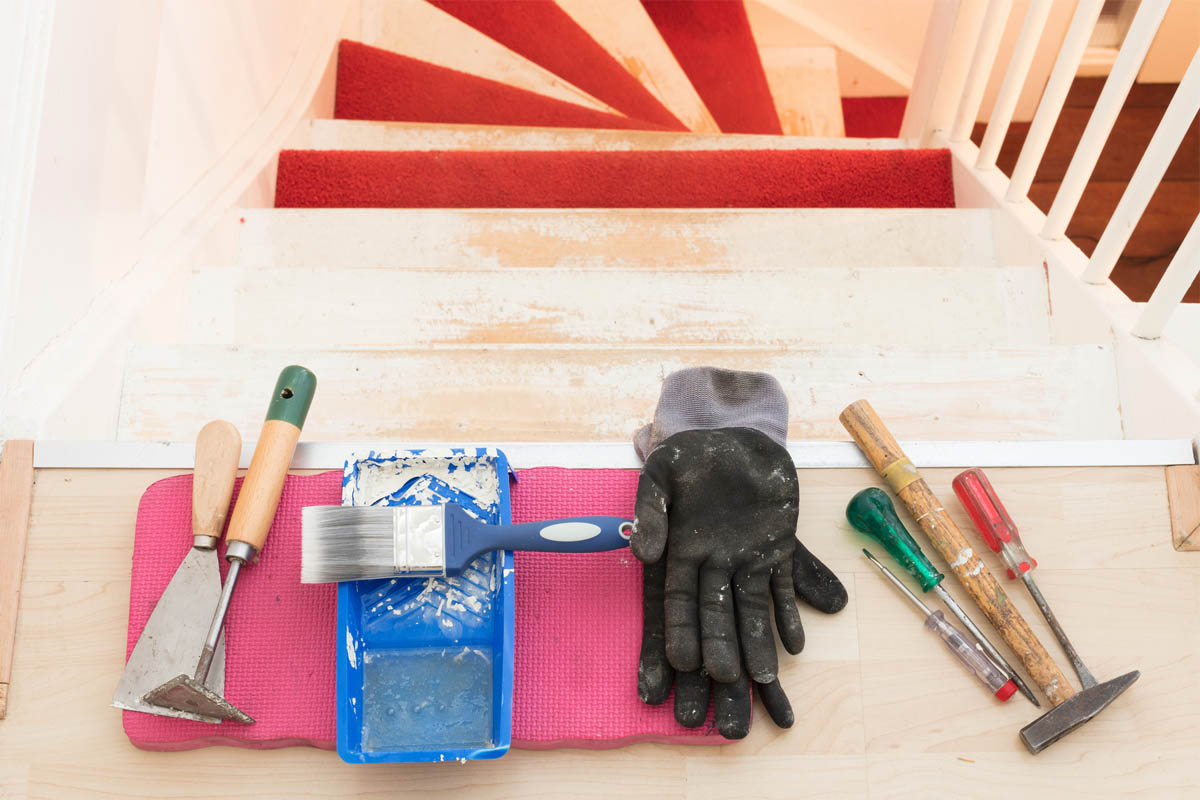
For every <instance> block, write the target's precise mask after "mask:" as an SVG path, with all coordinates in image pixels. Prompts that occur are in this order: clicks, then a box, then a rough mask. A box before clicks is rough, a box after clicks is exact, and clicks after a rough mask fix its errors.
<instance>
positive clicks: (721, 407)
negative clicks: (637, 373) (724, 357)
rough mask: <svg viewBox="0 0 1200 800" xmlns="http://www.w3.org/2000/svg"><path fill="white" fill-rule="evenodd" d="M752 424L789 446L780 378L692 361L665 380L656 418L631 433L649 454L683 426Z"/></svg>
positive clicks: (684, 428) (641, 453) (637, 445)
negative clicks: (690, 364)
mask: <svg viewBox="0 0 1200 800" xmlns="http://www.w3.org/2000/svg"><path fill="white" fill-rule="evenodd" d="M713 428H753V429H755V430H757V431H760V432H761V433H763V434H765V435H767V436H768V437H770V438H771V439H773V440H774V441H776V442H778V443H779V444H781V445H784V446H787V429H788V401H787V395H785V394H784V393H783V387H782V386H780V385H779V381H777V380H775V378H774V377H772V376H770V375H768V374H766V373H765V372H742V371H740V370H733V369H720V368H718V367H691V368H689V369H681V370H679V371H678V372H672V373H671V374H670V375H668V376H667V378H666V380H664V381H663V387H662V392H661V394H659V397H658V408H656V409H655V411H654V421H653V422H652V423H651V424H649V425H647V426H645V427H644V428H642V429H641V430H639V431H638V432H637V433H635V434H634V436H633V446H634V448H635V449H636V450H637V454H638V456H639V457H640V458H641V459H642V460H643V461H645V460H646V456H647V455H648V454H649V453H650V451H651V450H653V449H654V448H655V447H657V446H658V445H659V444H660V443H661V442H662V441H663V440H664V439H666V438H667V437H669V436H674V435H675V434H677V433H679V432H680V431H687V430H712V429H713Z"/></svg>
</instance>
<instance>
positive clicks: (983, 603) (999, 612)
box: [839, 400, 1075, 706]
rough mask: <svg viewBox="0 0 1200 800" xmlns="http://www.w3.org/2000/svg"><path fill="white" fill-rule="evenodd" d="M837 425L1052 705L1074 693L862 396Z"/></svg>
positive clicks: (846, 410)
mask: <svg viewBox="0 0 1200 800" xmlns="http://www.w3.org/2000/svg"><path fill="white" fill-rule="evenodd" d="M839 419H841V422H842V425H843V426H845V428H846V430H847V431H849V432H850V435H851V436H853V437H854V441H856V442H857V443H858V446H859V447H860V448H861V449H862V451H863V454H864V455H866V457H867V460H868V461H870V462H871V466H873V467H875V469H876V471H878V472H879V474H880V475H881V476H882V477H883V479H884V481H885V482H886V483H887V484H888V486H889V487H890V488H891V489H892V491H894V492H895V493H896V495H897V496H898V497H899V498H900V499H901V500H902V501H904V505H905V506H907V508H908V511H909V513H910V514H912V517H913V519H915V520H916V521H917V524H918V525H920V526H921V530H923V531H925V535H926V536H928V537H929V541H930V542H932V544H933V546H934V547H935V548H936V549H937V551H938V553H940V554H941V556H942V558H943V559H945V561H946V563H947V564H948V565H949V566H950V569H951V571H952V572H953V573H954V574H955V576H957V577H958V580H959V583H961V584H962V585H963V588H965V589H966V590H967V593H968V594H970V595H971V598H972V599H973V600H974V601H975V603H976V605H978V606H979V608H980V609H982V610H983V613H984V614H985V615H987V618H988V619H989V620H991V622H992V625H994V626H995V628H996V630H997V631H999V633H1000V635H1001V636H1002V637H1003V638H1004V641H1005V642H1007V643H1008V646H1009V647H1011V648H1012V650H1013V652H1014V653H1016V654H1017V657H1018V658H1020V659H1021V661H1022V663H1024V664H1025V668H1026V669H1027V670H1029V674H1030V675H1031V676H1033V679H1034V681H1036V682H1037V684H1038V686H1040V687H1041V688H1042V691H1043V692H1045V694H1046V698H1047V699H1049V701H1050V703H1051V704H1052V705H1056V706H1057V705H1059V704H1060V703H1062V702H1063V701H1065V700H1067V699H1069V698H1070V697H1071V696H1072V695H1074V694H1075V688H1074V687H1073V686H1072V685H1071V683H1070V681H1068V680H1067V677H1066V675H1064V674H1063V673H1062V671H1061V670H1060V669H1059V668H1058V665H1057V664H1055V663H1054V659H1052V658H1051V657H1050V654H1049V653H1048V652H1046V648H1044V647H1042V644H1041V642H1039V641H1038V639H1037V636H1035V635H1034V633H1033V630H1032V629H1031V628H1030V627H1029V623H1027V622H1026V621H1025V619H1024V617H1022V616H1021V613H1020V612H1019V611H1017V609H1016V608H1014V607H1013V605H1012V603H1010V602H1009V600H1008V597H1007V595H1005V594H1004V590H1003V589H1002V588H1000V584H999V583H998V582H997V581H996V579H995V578H994V577H992V573H991V572H989V571H988V568H987V566H986V565H985V564H984V563H983V562H982V561H980V560H979V555H978V554H977V553H976V552H975V551H974V550H973V549H972V548H971V545H970V544H969V543H968V542H967V539H966V537H965V536H963V534H962V531H960V530H959V529H958V526H957V525H955V524H954V520H952V519H950V515H949V514H947V513H946V509H945V508H943V507H942V504H941V503H940V502H938V499H937V497H936V496H935V495H934V493H933V491H932V490H931V489H930V488H929V485H928V484H926V483H925V480H924V479H923V478H922V477H921V476H920V474H919V473H918V472H917V469H916V467H914V466H913V464H912V462H911V461H909V460H908V457H907V456H906V455H904V451H903V450H901V449H900V445H899V444H897V443H896V440H895V439H894V438H893V437H892V434H891V433H890V432H889V431H888V429H887V427H886V426H884V424H883V421H882V420H880V419H879V416H878V415H877V414H876V413H875V409H873V408H871V404H870V403H868V402H867V401H866V400H859V401H857V402H855V403H851V404H850V405H849V406H847V407H846V409H845V410H844V411H843V412H842V414H841V416H840V417H839Z"/></svg>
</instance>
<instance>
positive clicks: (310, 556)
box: [300, 506, 398, 583]
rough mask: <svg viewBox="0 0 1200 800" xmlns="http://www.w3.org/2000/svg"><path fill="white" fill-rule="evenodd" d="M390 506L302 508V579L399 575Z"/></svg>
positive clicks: (321, 580) (326, 580) (323, 580)
mask: <svg viewBox="0 0 1200 800" xmlns="http://www.w3.org/2000/svg"><path fill="white" fill-rule="evenodd" d="M397 508H398V507H392V506H366V507H364V506H309V507H307V508H305V509H303V510H302V511H301V526H302V535H301V543H300V582H301V583H335V582H338V581H355V580H366V579H369V578H388V577H391V576H392V575H395V574H396V569H395V566H394V564H395V549H396V514H395V511H396V509H397Z"/></svg>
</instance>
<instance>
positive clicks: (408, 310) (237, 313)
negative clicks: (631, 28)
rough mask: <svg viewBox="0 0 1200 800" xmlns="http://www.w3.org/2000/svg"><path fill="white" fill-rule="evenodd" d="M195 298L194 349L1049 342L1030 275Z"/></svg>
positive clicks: (394, 282)
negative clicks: (196, 346)
mask: <svg viewBox="0 0 1200 800" xmlns="http://www.w3.org/2000/svg"><path fill="white" fill-rule="evenodd" d="M193 286H194V291H193V297H192V307H193V308H194V309H197V311H199V312H203V313H198V314H197V319H196V322H195V325H194V327H193V328H192V332H191V336H190V338H191V341H193V342H195V343H204V344H213V343H228V344H239V345H250V346H260V347H285V346H289V345H293V346H297V347H316V348H320V347H348V346H376V347H397V348H403V347H412V346H419V345H425V344H502V343H503V344H606V345H614V346H638V345H679V346H694V345H703V346H713V345H715V346H721V345H759V346H773V345H824V344H834V345H846V344H864V345H877V344H885V343H890V344H903V345H915V346H930V347H939V346H945V345H947V344H952V343H958V342H963V341H977V342H988V343H989V345H1036V344H1049V343H1050V338H1049V337H1050V331H1049V317H1048V308H1047V294H1046V283H1045V276H1044V273H1043V272H1042V270H1041V269H1040V268H1037V267H1006V268H1000V269H994V268H993V269H971V268H969V267H962V268H958V269H951V268H932V269H926V268H918V267H894V268H886V269H853V268H807V269H800V270H784V271H761V272H755V273H753V274H750V275H746V274H736V273H732V272H721V273H712V272H706V271H681V270H673V271H670V272H645V271H634V270H626V269H603V268H594V269H576V268H563V269H554V270H546V269H528V268H527V269H520V268H510V269H507V270H503V271H500V270H458V269H449V268H435V269H426V270H421V269H394V268H393V269H338V270H314V269H275V270H237V269H208V270H203V271H201V272H198V273H196V274H195V275H194V276H193ZM905 298H907V301H906V300H905ZM886 303H890V304H891V310H889V311H888V312H886V313H881V309H883V308H884V305H885V304H886ZM216 313H221V314H222V317H223V322H221V323H219V324H214V320H213V319H212V317H213V315H214V314H216Z"/></svg>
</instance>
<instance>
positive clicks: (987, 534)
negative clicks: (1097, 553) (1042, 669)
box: [954, 469, 1097, 689]
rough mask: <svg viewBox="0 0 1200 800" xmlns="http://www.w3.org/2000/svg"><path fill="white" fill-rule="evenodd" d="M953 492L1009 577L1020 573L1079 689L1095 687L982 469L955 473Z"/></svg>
mask: <svg viewBox="0 0 1200 800" xmlns="http://www.w3.org/2000/svg"><path fill="white" fill-rule="evenodd" d="M954 493H955V494H957V495H958V499H959V500H961V501H962V504H963V507H964V508H966V509H967V514H968V515H970V517H971V521H972V522H974V523H975V528H976V529H977V530H978V531H979V535H980V536H982V537H983V540H984V542H986V543H987V546H988V547H989V548H991V549H992V551H993V552H996V553H999V554H1000V555H1001V557H1002V558H1003V559H1004V564H1005V566H1006V567H1007V568H1008V578H1009V580H1013V579H1015V578H1016V577H1017V576H1018V575H1020V576H1021V580H1022V581H1023V582H1024V583H1025V588H1027V589H1029V593H1030V594H1031V595H1033V602H1035V603H1037V607H1038V609H1039V610H1041V612H1042V616H1043V617H1045V618H1046V622H1048V623H1049V624H1050V630H1052V631H1054V635H1055V637H1057V638H1058V643H1059V644H1060V645H1062V649H1063V652H1065V653H1066V654H1067V658H1069V659H1070V660H1071V666H1072V667H1074V668H1075V674H1076V675H1078V676H1079V681H1080V683H1082V684H1083V688H1085V689H1087V688H1089V687H1091V686H1095V685H1096V683H1097V681H1096V678H1095V676H1094V675H1092V673H1091V672H1090V671H1089V670H1088V668H1087V667H1085V666H1084V665H1083V659H1081V658H1080V657H1079V653H1077V652H1075V646H1074V645H1072V644H1071V640H1070V639H1068V638H1067V633H1066V631H1064V630H1063V629H1062V625H1059V624H1058V618H1057V617H1055V616H1054V612H1053V611H1051V610H1050V604H1049V603H1047V602H1046V598H1045V597H1043V596H1042V592H1041V590H1039V589H1038V587H1037V584H1036V583H1034V582H1033V568H1034V567H1036V566H1037V561H1035V560H1034V558H1033V556H1031V555H1029V551H1028V550H1026V549H1025V543H1024V542H1022V541H1021V534H1020V532H1019V531H1018V530H1017V526H1016V524H1015V523H1014V522H1013V521H1012V517H1010V516H1009V515H1008V511H1007V510H1006V509H1005V508H1004V505H1003V504H1002V503H1001V502H1000V498H999V497H997V496H996V490H995V489H994V488H992V484H991V481H989V480H988V479H987V476H986V475H984V474H983V470H981V469H968V470H965V471H964V472H961V473H959V474H958V476H957V477H955V479H954Z"/></svg>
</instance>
